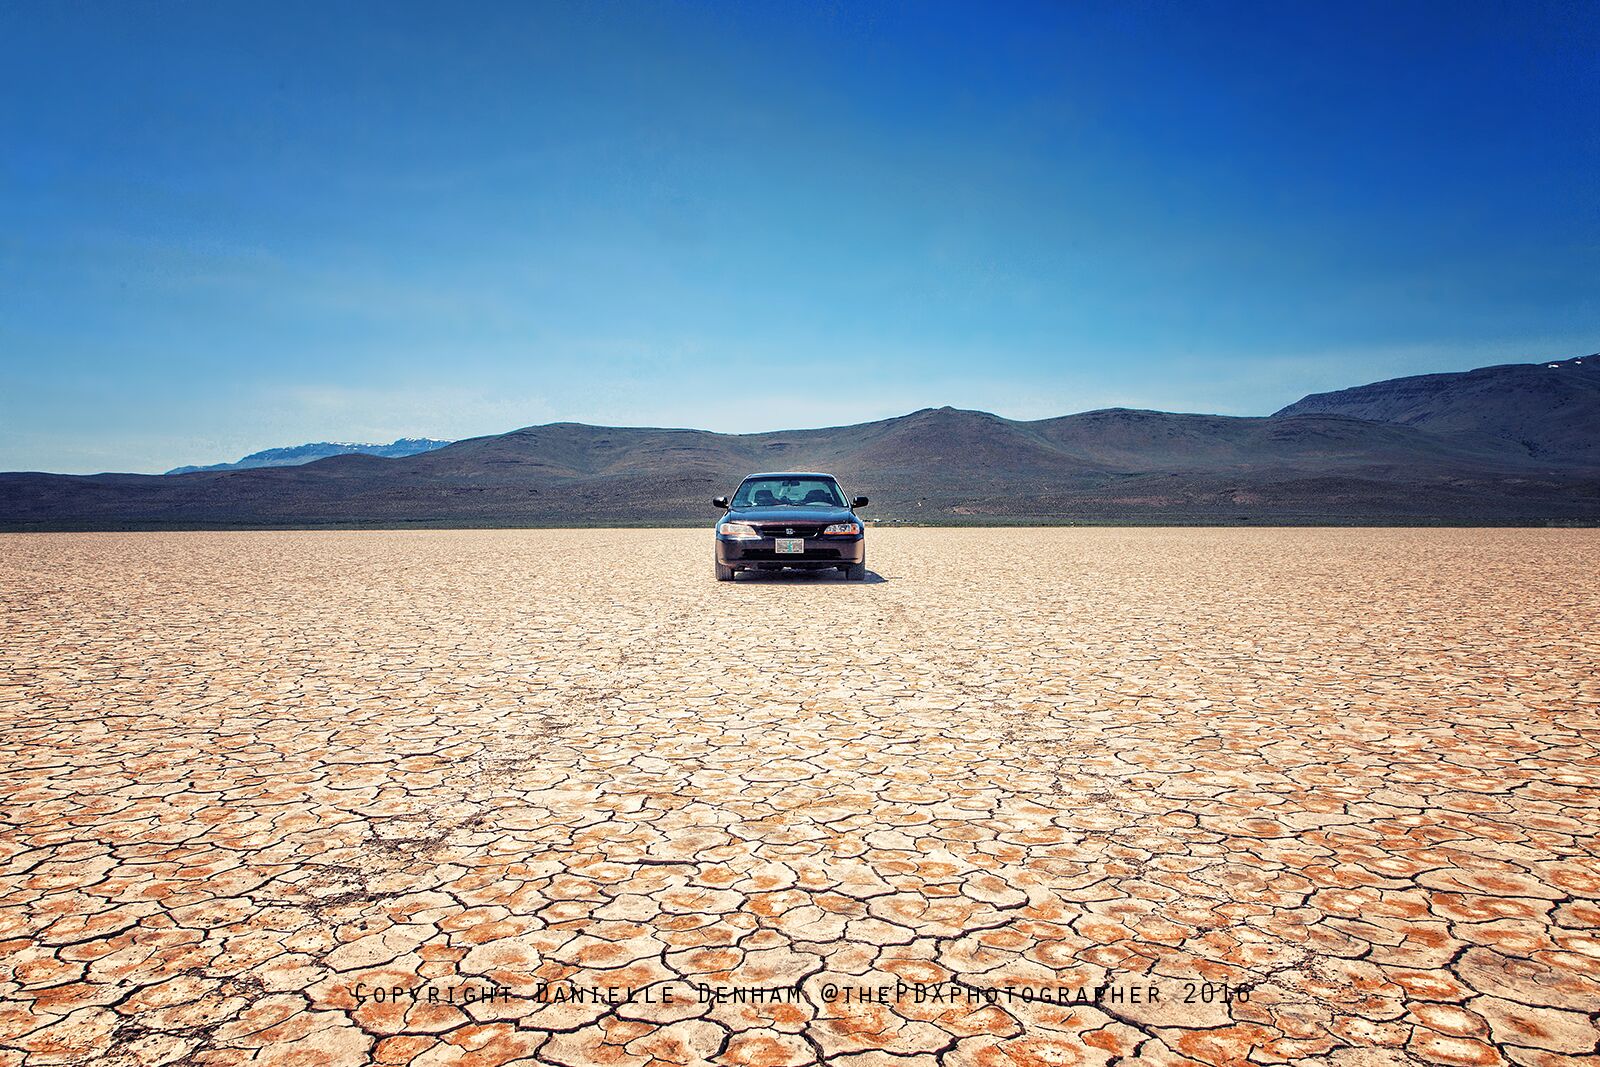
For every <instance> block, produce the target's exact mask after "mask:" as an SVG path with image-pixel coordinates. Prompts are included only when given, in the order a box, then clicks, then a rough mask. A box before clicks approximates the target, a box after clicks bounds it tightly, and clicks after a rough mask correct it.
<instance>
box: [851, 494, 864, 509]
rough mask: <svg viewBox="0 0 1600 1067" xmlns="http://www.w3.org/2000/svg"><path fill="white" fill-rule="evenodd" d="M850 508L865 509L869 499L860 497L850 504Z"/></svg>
mask: <svg viewBox="0 0 1600 1067" xmlns="http://www.w3.org/2000/svg"><path fill="white" fill-rule="evenodd" d="M850 506H851V507H853V508H864V507H866V506H867V498H866V497H864V496H858V497H856V498H855V499H854V500H852V501H851V502H850Z"/></svg>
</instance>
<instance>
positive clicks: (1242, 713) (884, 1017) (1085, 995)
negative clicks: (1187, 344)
mask: <svg viewBox="0 0 1600 1067" xmlns="http://www.w3.org/2000/svg"><path fill="white" fill-rule="evenodd" d="M708 525H709V523H708ZM869 543H870V555H869V561H868V565H869V568H870V569H871V570H872V571H873V572H875V574H874V576H873V577H872V578H871V579H870V580H869V581H868V582H866V583H846V582H843V581H836V580H831V579H817V578H798V579H793V580H774V579H758V580H747V579H745V578H743V577H741V579H740V580H739V581H737V582H735V583H733V584H731V585H729V584H719V583H715V582H713V581H712V579H711V562H710V553H711V546H710V533H709V530H708V529H707V530H588V531H581V530H567V531H495V532H427V531H412V532H399V533H383V532H364V533H289V532H284V533H195V534H127V535H118V534H64V535H14V536H10V535H8V536H0V615H3V619H0V622H3V627H0V664H3V670H0V819H3V825H0V1067H13V1065H21V1064H30V1065H31V1064H72V1063H85V1064H87V1063H96V1064H133V1063H139V1064H162V1063H178V1062H182V1063H188V1064H219V1065H220V1064H245V1063H251V1064H260V1065H267V1064H358V1063H365V1062H376V1063H383V1064H416V1065H418V1067H422V1065H428V1064H444V1063H469V1064H501V1063H512V1062H525V1063H546V1064H567V1065H581V1064H596V1063H601V1064H626V1065H639V1067H643V1065H650V1064H657V1065H659V1064H688V1063H702V1062H707V1061H711V1062H719V1063H737V1064H772V1065H777V1064H805V1063H817V1062H826V1063H833V1064H861V1065H866V1064H897V1065H903V1067H932V1065H935V1064H944V1065H960V1064H991V1065H995V1067H1007V1065H1041V1064H1091V1065H1099V1064H1113V1063H1122V1064H1127V1063H1151V1064H1210V1065H1222V1064H1236V1063H1244V1062H1246V1061H1247V1060H1248V1061H1249V1062H1252V1063H1261V1064H1268V1063H1297V1064H1313V1063H1316V1064H1321V1063H1336V1064H1382V1063H1429V1064H1468V1065H1470V1064H1494V1063H1506V1062H1509V1063H1517V1064H1525V1065H1530V1067H1534V1065H1539V1067H1556V1065H1559V1064H1576V1063H1579V1062H1581V1061H1587V1062H1593V1060H1592V1057H1593V1056H1594V1055H1595V1053H1596V1043H1597V1040H1600V1031H1597V1028H1596V1017H1597V1012H1600V840H1597V835H1600V751H1597V747H1600V670H1597V669H1596V664H1597V663H1600V628H1597V626H1596V621H1597V620H1600V534H1597V533H1596V532H1594V531H1559V530H1498V531H1497V530H1316V529H1302V530H1220V529H1219V530H1177V529H1151V530H1127V529H1089V530H1074V529H1050V530H1035V529H1024V530H1004V531H1002V530H938V529H879V530H874V531H872V532H871V535H870V541H869ZM485 991H491V993H492V995H490V996H485V995H484V994H485ZM508 994H509V995H508ZM669 997H670V1000H669Z"/></svg>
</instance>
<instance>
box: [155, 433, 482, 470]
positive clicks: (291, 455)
mask: <svg viewBox="0 0 1600 1067" xmlns="http://www.w3.org/2000/svg"><path fill="white" fill-rule="evenodd" d="M449 443H450V442H449V441H435V440H433V439H431V438H427V437H402V438H400V439H399V440H398V441H395V442H393V443H391V444H387V445H372V444H360V443H354V442H349V441H313V442H311V443H310V444H308V445H291V446H290V447H288V448H266V449H262V450H261V451H260V452H252V453H250V454H249V455H248V456H245V457H244V458H243V459H239V460H235V461H234V462H232V463H211V464H208V465H206V466H204V467H174V468H172V469H171V470H169V471H168V472H167V473H168V474H192V473H194V472H195V471H241V470H249V469H251V468H253V467H294V466H298V465H299V464H301V463H310V462H311V461H312V460H317V459H327V458H328V457H329V456H348V455H353V454H355V453H360V454H361V455H363V456H389V457H391V458H393V457H399V456H415V455H417V454H419V453H422V452H432V451H433V450H434V449H436V448H443V447H444V446H445V445H447V444H449Z"/></svg>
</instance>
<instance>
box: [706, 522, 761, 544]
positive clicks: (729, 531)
mask: <svg viewBox="0 0 1600 1067" xmlns="http://www.w3.org/2000/svg"><path fill="white" fill-rule="evenodd" d="M717 532H718V533H719V534H721V535H722V536H723V537H731V538H732V539H733V540H735V541H754V540H755V539H757V538H759V537H760V536H761V535H760V534H758V533H756V528H755V527H754V526H751V525H750V524H749V523H748V522H725V523H723V524H722V525H721V526H718V527H717Z"/></svg>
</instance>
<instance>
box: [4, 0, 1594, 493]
mask: <svg viewBox="0 0 1600 1067" xmlns="http://www.w3.org/2000/svg"><path fill="white" fill-rule="evenodd" d="M1597 56H1600V5H1597V4H1594V3H1577V4H1573V3H1568V4H1551V5H1539V4H1472V3H1466V4H1463V3H1441V4H1430V5H1407V4H1398V5H1397V4H1393V3H1383V4H1371V5H1361V4H1348V3H1340V4H1326V5H1313V4H1300V3H1290V4H1259V5H1256V4H1252V5H1222V4H1183V5H1178V4H1171V5H1169V4H1119V5H1083V4H1060V5H1057V4H1051V5H1042V6H1037V7H1035V6H1028V5H1011V6H1004V5H999V6H997V5H979V4H970V5H953V4H949V5H946V4H920V3H918V4H908V5H889V6H869V5H863V4H855V3H841V4H838V5H834V6H831V7H817V6H812V5H780V4H769V3H758V4H751V5H741V6H732V5H729V6H723V5H703V4H692V5H653V4H642V3H639V4H632V3H630V4H583V5H579V4H554V5H547V6H533V5H526V4H511V5H505V6H496V5H488V6H476V5H459V4H454V5H444V4H439V5H412V6H406V5H395V4H382V5H371V6H364V5H356V4H343V3H341V4H305V5H294V4H283V3H272V4H265V3H263V4H257V5H242V4H200V3H195V4H115V5H106V6H96V5H87V4H80V3H43V2H40V3H11V4H5V5H0V373H3V380H0V469H19V468H22V469H45V470H59V471H75V472H82V471H98V470H108V469H109V470H161V469H164V468H166V467H169V466H174V465H177V464H179V463H190V462H194V463H202V462H214V461H218V460H224V459H232V458H237V456H239V455H241V454H243V453H245V452H249V451H253V450H255V449H258V448H263V447H268V446H273V445H286V444H294V443H298V442H301V441H307V440H321V439H335V440H380V439H381V440H389V439H392V438H394V437H397V436H401V435H406V436H431V437H463V436H470V435H475V434H482V433H493V432H500V431H503V430H507V429H511V428H514V427H517V426H521V425H526V424H530V423H536V422H547V421H555V420H566V419H572V420H578V421H585V422H599V423H623V424H658V425H660V424H665V425H693V426H701V427H706V428H710V429H717V430H731V431H747V430H762V429H775V428H781V427H791V426H814V425H827V424H833V423H840V422H850V421H859V420H863V419H870V418H878V417H883V416H887V415H894V414H901V413H904V412H906V411H909V410H912V409H914V408H917V407H922V406H928V405H941V404H955V405H957V406H962V407H979V408H985V409H987V410H992V411H997V412H999V413H1000V414H1003V415H1008V416H1013V417H1021V418H1036V417H1043V416H1048V415H1056V414H1064V413H1067V412H1072V411H1080V410H1084V409H1088V408H1095V407H1103V406H1111V405H1128V406H1137V407H1159V408H1166V409H1172V410H1190V411H1217V412H1224V413H1233V414H1263V413H1266V412H1269V411H1272V410H1274V409H1275V408H1277V407H1279V406H1281V405H1283V404H1286V403H1288V402H1290V401H1292V400H1294V399H1296V398H1298V397H1299V396H1301V395H1302V394H1304V393H1307V392H1311V391H1315V390H1320V389H1327V388H1336V387H1340V386H1344V385H1351V384H1356V383H1359V382H1363V381H1370V380H1374V379H1378V378H1385V377H1393V376H1396V375H1401V374H1409V373H1420V372H1424V371H1435V370H1460V369H1466V368H1469V367H1473V366H1479V365H1483V364H1488V363H1497V362H1517V361H1525V360H1536V359H1544V358H1555V357H1559V356H1570V355H1576V354H1580V353H1585V352H1590V351H1593V350H1595V349H1596V348H1600V303H1597V301H1596V290H1597V285H1600V179H1597V175H1600V118H1597V116H1600V60H1597V58H1596V57H1597Z"/></svg>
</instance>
